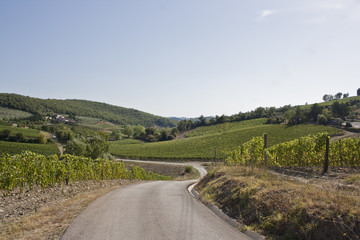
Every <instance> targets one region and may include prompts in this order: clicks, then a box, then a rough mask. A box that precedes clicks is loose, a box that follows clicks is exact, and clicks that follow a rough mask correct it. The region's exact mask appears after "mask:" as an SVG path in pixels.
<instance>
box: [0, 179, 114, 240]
mask: <svg viewBox="0 0 360 240" xmlns="http://www.w3.org/2000/svg"><path fill="white" fill-rule="evenodd" d="M119 187H120V186H112V187H106V188H101V189H97V190H94V191H90V192H85V193H81V194H78V195H76V196H75V197H72V198H68V199H63V200H57V201H54V202H52V203H51V204H50V205H49V206H46V207H43V208H41V209H39V210H38V211H37V212H35V213H33V214H30V215H28V216H24V217H21V218H18V219H15V220H11V221H8V222H3V223H2V226H0V229H1V233H0V240H7V239H24V240H25V239H26V240H28V239H34V240H35V239H58V238H60V237H61V235H62V234H63V232H64V231H65V230H66V228H67V227H68V226H69V225H70V224H71V222H72V221H73V219H74V218H75V217H76V216H77V215H78V214H79V213H80V212H81V211H82V210H83V209H85V208H86V207H87V206H88V205H89V204H90V203H91V202H93V201H94V200H96V199H97V198H99V197H101V196H102V195H104V194H106V193H108V192H110V191H113V190H115V189H117V188H119Z"/></svg>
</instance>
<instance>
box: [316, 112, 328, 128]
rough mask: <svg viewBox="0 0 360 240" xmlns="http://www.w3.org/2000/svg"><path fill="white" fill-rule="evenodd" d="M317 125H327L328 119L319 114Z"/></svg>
mask: <svg viewBox="0 0 360 240" xmlns="http://www.w3.org/2000/svg"><path fill="white" fill-rule="evenodd" d="M317 123H318V124H321V125H326V124H327V123H328V118H327V117H326V116H325V115H323V114H319V115H318V116H317Z"/></svg>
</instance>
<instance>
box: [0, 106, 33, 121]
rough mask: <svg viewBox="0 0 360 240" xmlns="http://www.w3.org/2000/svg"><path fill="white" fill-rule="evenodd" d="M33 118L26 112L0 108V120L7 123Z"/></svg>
mask: <svg viewBox="0 0 360 240" xmlns="http://www.w3.org/2000/svg"><path fill="white" fill-rule="evenodd" d="M31 116H32V114H30V113H27V112H24V111H19V110H14V109H10V108H3V107H0V119H1V120H7V121H8V120H20V119H25V118H28V117H31Z"/></svg>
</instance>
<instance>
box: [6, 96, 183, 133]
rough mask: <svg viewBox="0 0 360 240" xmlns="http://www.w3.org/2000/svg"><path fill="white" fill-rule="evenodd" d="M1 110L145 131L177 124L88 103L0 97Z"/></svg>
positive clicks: (137, 111)
mask: <svg viewBox="0 0 360 240" xmlns="http://www.w3.org/2000/svg"><path fill="white" fill-rule="evenodd" d="M0 107H3V108H7V109H15V110H21V111H24V112H27V113H31V114H41V115H46V114H49V113H50V114H55V113H56V114H71V115H75V116H84V117H92V118H99V119H103V120H106V121H109V122H112V123H115V124H122V125H137V124H141V125H143V126H145V127H151V126H158V127H173V126H175V125H176V123H177V121H175V120H171V119H168V118H165V117H160V116H155V115H152V114H149V113H145V112H142V111H139V110H135V109H130V108H124V107H118V106H114V105H110V104H106V103H100V102H92V101H87V100H74V99H72V100H57V99H39V98H32V97H27V96H22V95H18V94H8V93H0Z"/></svg>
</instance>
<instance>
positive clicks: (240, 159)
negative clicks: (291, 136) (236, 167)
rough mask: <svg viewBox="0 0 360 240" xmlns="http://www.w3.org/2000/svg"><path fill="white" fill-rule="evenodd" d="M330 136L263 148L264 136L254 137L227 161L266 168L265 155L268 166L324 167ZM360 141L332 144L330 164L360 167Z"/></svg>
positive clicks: (301, 139)
mask: <svg viewBox="0 0 360 240" xmlns="http://www.w3.org/2000/svg"><path fill="white" fill-rule="evenodd" d="M326 138H328V134H327V133H318V134H317V135H315V136H311V135H309V136H306V137H301V138H299V139H296V140H292V141H289V142H284V143H279V144H276V145H274V146H272V147H270V148H268V149H265V148H264V139H263V137H254V138H253V139H252V140H250V141H249V142H246V143H244V144H243V145H241V146H240V147H238V148H237V149H236V150H234V151H232V152H230V153H229V154H228V157H227V158H226V160H225V162H226V164H228V165H233V164H240V165H253V166H264V164H265V163H264V159H265V157H264V156H265V154H266V155H267V165H268V166H281V167H283V166H299V167H301V166H305V167H314V166H316V167H321V166H323V162H324V158H325V142H326ZM359 146H360V138H357V139H351V138H347V139H343V140H340V141H336V142H331V143H330V148H329V149H330V150H329V152H330V156H329V164H330V165H332V166H348V167H358V166H360V152H359Z"/></svg>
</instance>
